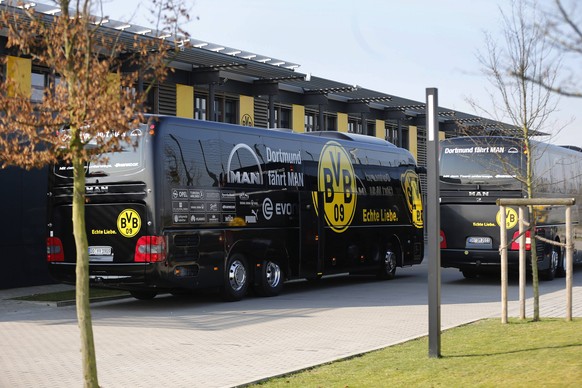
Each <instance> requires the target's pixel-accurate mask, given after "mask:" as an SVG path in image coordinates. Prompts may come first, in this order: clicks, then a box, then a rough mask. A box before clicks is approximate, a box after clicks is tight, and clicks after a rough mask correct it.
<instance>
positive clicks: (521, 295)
mask: <svg viewBox="0 0 582 388" xmlns="http://www.w3.org/2000/svg"><path fill="white" fill-rule="evenodd" d="M523 209H524V208H523V206H520V207H519V234H520V236H519V319H522V320H523V319H525V281H526V267H525V233H524V229H525V225H524V220H523V216H524V211H523Z"/></svg>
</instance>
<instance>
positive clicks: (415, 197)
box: [400, 170, 424, 228]
mask: <svg viewBox="0 0 582 388" xmlns="http://www.w3.org/2000/svg"><path fill="white" fill-rule="evenodd" d="M400 180H401V182H402V188H403V189H404V196H405V198H406V204H407V205H408V211H409V212H410V214H411V216H412V224H413V225H414V226H416V227H417V228H422V227H423V224H424V223H423V220H422V198H421V196H420V180H419V179H418V175H416V173H415V172H414V171H411V170H408V171H406V172H405V173H404V174H402V176H401V178H400Z"/></svg>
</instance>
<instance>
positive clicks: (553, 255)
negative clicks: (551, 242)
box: [542, 247, 560, 280]
mask: <svg viewBox="0 0 582 388" xmlns="http://www.w3.org/2000/svg"><path fill="white" fill-rule="evenodd" d="M559 262H560V251H559V250H558V248H556V247H552V248H551V251H550V262H549V264H548V268H547V269H546V270H544V271H543V272H542V277H543V279H544V280H554V278H555V277H556V271H557V268H558V263H559Z"/></svg>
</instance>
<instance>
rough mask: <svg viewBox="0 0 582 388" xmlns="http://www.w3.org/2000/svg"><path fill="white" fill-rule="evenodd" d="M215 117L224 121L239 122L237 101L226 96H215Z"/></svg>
mask: <svg viewBox="0 0 582 388" xmlns="http://www.w3.org/2000/svg"><path fill="white" fill-rule="evenodd" d="M214 117H216V121H219V122H222V123H230V124H236V123H237V102H236V100H234V99H231V98H227V97H224V96H218V97H215V98H214Z"/></svg>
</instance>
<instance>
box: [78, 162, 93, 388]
mask: <svg viewBox="0 0 582 388" xmlns="http://www.w3.org/2000/svg"><path fill="white" fill-rule="evenodd" d="M73 168H74V183H73V184H74V187H73V236H74V237H75V244H76V247H77V267H76V276H77V278H76V302H77V321H78V323H79V331H80V334H81V360H82V363H83V378H84V381H85V387H91V388H93V387H99V382H98V381H97V361H96V358H95V343H94V341H93V327H92V323H91V309H90V306H89V243H88V241H87V232H86V228H85V166H84V163H83V161H82V160H80V158H75V159H74V160H73Z"/></svg>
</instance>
